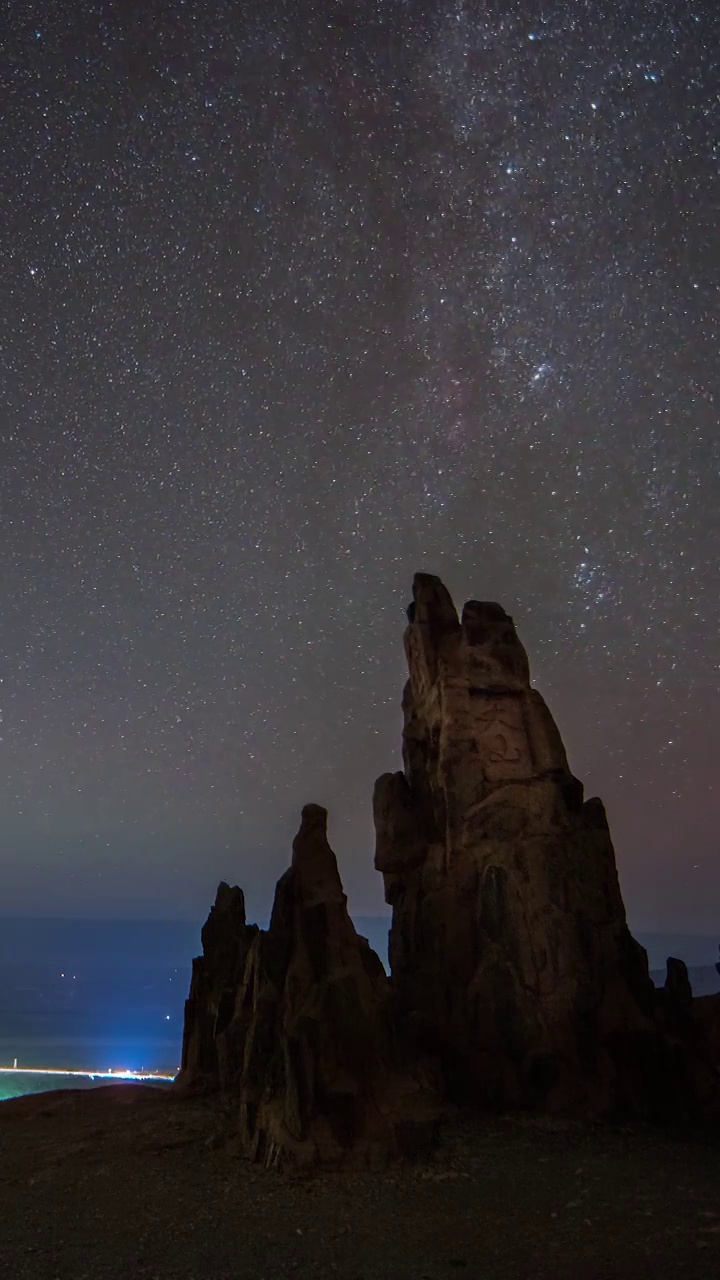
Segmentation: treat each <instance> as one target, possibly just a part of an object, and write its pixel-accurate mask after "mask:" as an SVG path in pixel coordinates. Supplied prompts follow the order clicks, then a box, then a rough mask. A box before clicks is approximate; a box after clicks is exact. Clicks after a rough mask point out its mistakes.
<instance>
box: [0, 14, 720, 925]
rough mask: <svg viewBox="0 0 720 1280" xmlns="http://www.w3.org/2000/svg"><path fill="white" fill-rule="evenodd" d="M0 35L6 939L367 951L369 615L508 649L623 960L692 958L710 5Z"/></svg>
mask: <svg viewBox="0 0 720 1280" xmlns="http://www.w3.org/2000/svg"><path fill="white" fill-rule="evenodd" d="M152 12H153V14H154V17H153V19H152V21H151V20H150V19H149V18H148V16H147V10H146V9H144V8H143V7H142V6H139V7H137V8H134V7H132V6H130V5H127V4H125V3H117V4H112V3H106V4H104V3H101V2H100V0H98V3H95V4H90V3H79V2H78V0H63V3H58V2H55V3H53V2H52V0H45V3H43V4H40V3H37V4H35V5H33V4H32V3H28V4H25V5H23V6H20V7H16V8H15V9H14V10H13V16H12V31H11V34H10V37H9V40H8V41H7V43H6V50H5V56H4V60H3V66H2V70H1V71H0V76H1V77H2V81H3V100H4V102H5V104H6V106H5V110H4V112H3V115H2V120H1V121H0V152H1V155H2V182H1V183H0V214H1V216H0V242H1V245H2V274H3V290H2V295H1V298H0V308H1V311H0V315H1V326H2V327H1V330H0V397H1V401H0V403H1V406H2V409H1V412H2V417H1V419H0V427H1V430H2V458H1V461H2V473H1V477H0V485H1V488H0V499H1V503H2V509H1V516H2V529H3V551H2V555H3V561H2V563H3V578H4V592H3V611H2V623H1V624H0V625H1V629H2V641H3V642H2V661H3V667H4V669H3V672H2V691H1V692H2V695H3V697H2V714H3V724H2V730H3V741H2V753H3V754H2V782H1V784H0V799H1V801H2V814H3V819H2V855H3V865H4V872H3V884H2V889H1V892H2V895H3V897H4V900H5V907H4V909H5V910H6V911H10V912H13V911H15V912H23V911H27V910H30V909H33V910H37V911H40V912H47V911H50V910H53V909H57V910H60V911H63V912H66V911H68V910H72V911H77V912H78V913H82V912H83V911H87V912H90V913H93V912H100V913H104V912H107V913H110V914H113V913H114V914H128V913H133V912H137V913H139V914H149V913H152V912H155V911H159V910H164V911H167V912H168V913H169V914H179V915H192V916H200V915H202V914H203V912H204V910H205V907H206V905H207V903H208V901H209V900H210V898H211V896H212V894H213V891H214V887H215V884H216V882H217V880H218V878H219V877H220V876H224V877H226V878H228V879H232V880H238V881H239V882H240V883H242V884H243V885H244V886H245V888H246V890H247V891H248V896H249V899H250V905H251V908H252V909H253V910H258V911H261V912H264V911H265V910H266V909H267V902H268V898H269V894H270V892H271V886H272V882H273V881H274V879H275V878H276V876H277V875H278V874H279V873H280V872H281V871H282V869H283V867H284V865H285V864H286V862H287V858H288V855H289V846H290V840H291V836H292V833H293V831H294V829H295V827H296V825H297V820H298V812H299V808H300V806H301V804H302V803H304V802H305V801H308V800H315V801H319V802H321V803H325V804H326V805H328V807H329V808H330V811H331V835H332V837H333V839H334V843H335V845H336V848H337V850H338V854H339V859H340V863H341V870H342V873H343V876H344V879H345V883H346V887H347V889H348V892H349V894H350V901H351V906H353V907H354V908H355V909H356V910H359V911H362V912H369V911H373V910H376V909H378V908H379V905H380V904H381V901H382V898H381V886H380V884H379V877H377V876H375V874H374V873H373V872H372V870H371V865H372V829H371V820H370V796H371V789H372V782H373V779H374V777H375V776H376V775H377V774H378V773H380V772H383V771H385V770H386V769H388V768H395V767H397V765H398V761H399V736H400V723H401V721H400V712H399V699H400V694H401V688H402V682H403V679H404V663H403V657H402V648H401V634H402V629H403V625H404V607H405V604H406V602H407V598H408V594H409V589H410V581H411V577H412V573H413V571H414V570H416V569H423V570H425V571H429V572H438V573H440V574H441V575H442V576H443V577H444V579H445V580H446V582H447V584H448V586H449V587H450V588H451V590H452V591H453V593H454V594H455V596H456V599H457V600H458V602H459V603H461V602H462V600H463V599H464V598H467V597H470V596H475V597H479V598H485V599H488V598H489V599H497V600H499V601H500V602H501V603H502V604H503V605H504V606H505V607H506V608H507V609H509V610H510V611H511V612H512V613H513V615H514V616H515V618H516V621H517V624H518V627H519V630H520V634H521V636H522V638H523V640H524V642H525V644H526V646H527V648H528V650H529V652H530V655H531V659H532V661H533V667H534V673H535V679H536V681H537V684H538V686H539V687H540V688H541V690H542V692H543V693H544V694H545V696H546V698H547V699H548V701H549V703H550V705H551V707H552V709H553V711H554V714H555V715H556V718H557V719H558V721H559V724H560V727H561V730H562V732H563V735H564V737H565V740H566V743H567V745H568V748H569V752H570V759H571V764H572V765H573V767H574V769H575V771H576V772H577V773H578V774H579V776H581V777H583V778H584V779H585V780H586V782H587V784H588V786H589V788H590V789H591V790H592V791H600V792H601V794H602V795H603V797H604V799H605V800H606V803H607V805H608V809H609V815H610V821H611V826H612V829H613V832H614V834H615V838H616V844H617V850H618V861H619V867H620V873H621V880H622V884H623V887H624V890H625V893H626V898H627V901H628V905H629V909H630V914H631V920H632V921H633V922H637V923H638V924H639V925H644V926H645V927H652V926H657V927H671V926H673V927H678V928H696V929H698V930H701V929H713V928H718V927H720V866H719V863H718V857H717V853H718V849H717V830H718V822H719V821H720V809H719V807H718V792H717V786H716V774H717V760H718V748H719V747H720V697H719V680H720V677H719V648H718V623H719V622H720V618H719V613H720V607H719V603H718V586H719V582H718V550H719V545H720V536H719V535H720V522H719V517H718V512H719V511H720V480H719V474H720V427H719V425H718V375H719V372H720V360H719V356H718V351H719V337H720V335H719V333H718V329H719V327H720V326H719V325H718V314H719V311H718V296H719V295H718V290H719V286H720V240H719V237H718V231H717V211H718V208H719V207H720V181H719V178H718V161H719V158H720V148H719V139H720V110H719V106H718V102H719V99H718V87H719V84H720V75H719V74H718V71H717V63H718V50H719V49H720V18H719V17H718V11H717V9H716V6H715V5H714V4H713V3H711V0H707V2H706V3H705V4H697V5H684V6H674V7H673V6H668V5H667V4H665V3H641V4H638V5H630V4H628V5H619V4H617V5H615V4H609V3H606V2H605V3H603V2H602V0H601V2H600V3H569V2H568V3H565V4H552V3H551V4H549V5H547V6H545V7H544V8H543V9H542V11H540V10H537V9H535V7H534V6H532V5H522V4H518V3H515V4H503V5H500V4H497V5H496V4H489V5H477V6H473V5H470V4H460V3H458V4H443V3H439V4H437V5H432V6H423V5H422V4H417V3H413V2H411V0H405V2H403V0H394V2H393V0H386V2H384V0H378V3H377V4H374V5H368V6H358V5H356V4H343V3H336V4H330V3H325V4H317V5H312V4H305V3H304V2H303V0H298V3H287V4H274V3H272V0H264V2H263V3H259V2H258V3H256V4H252V3H249V4H247V5H236V4H230V3H227V2H225V3H223V2H222V0H219V3H216V4H214V5H199V4H192V3H187V4H182V3H178V2H177V0H175V2H174V3H172V4H163V3H159V4H157V5H153V7H152Z"/></svg>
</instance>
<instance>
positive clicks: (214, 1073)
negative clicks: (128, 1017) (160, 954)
mask: <svg viewBox="0 0 720 1280" xmlns="http://www.w3.org/2000/svg"><path fill="white" fill-rule="evenodd" d="M257 932H258V928H257V925H248V924H247V923H246V920H245V898H244V896H243V892H242V889H239V888H238V887H237V885H236V886H234V887H233V888H231V887H230V885H228V884H225V882H224V881H223V882H222V883H221V884H220V885H219V887H218V891H217V895H216V898H215V905H214V906H213V907H211V909H210V915H209V916H208V918H207V920H206V922H205V924H204V926H203V930H202V934H201V939H202V946H203V954H202V955H201V956H198V957H196V958H195V959H194V960H193V967H192V979H191V982H190V994H189V996H188V999H187V1000H186V1001H185V1023H184V1028H183V1046H182V1059H181V1068H180V1074H179V1076H178V1078H177V1081H176V1086H177V1088H178V1089H179V1090H192V1091H193V1092H199V1091H212V1090H215V1089H219V1088H222V1087H224V1085H226V1083H227V1081H228V1078H229V1076H230V1075H231V1073H232V1067H233V1065H235V1064H232V1063H231V1062H230V1063H229V1062H228V1054H227V1046H226V1042H225V1032H226V1030H227V1027H228V1025H229V1023H230V1020H231V1018H232V1016H233V1013H234V1009H235V999H236V994H237V988H238V985H239V983H240V982H241V981H242V976H243V974H244V972H245V963H246V961H247V957H248V952H249V950H250V946H251V944H252V942H253V939H254V938H255V935H256V934H257Z"/></svg>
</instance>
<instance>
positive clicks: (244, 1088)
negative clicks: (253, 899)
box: [180, 805, 440, 1165]
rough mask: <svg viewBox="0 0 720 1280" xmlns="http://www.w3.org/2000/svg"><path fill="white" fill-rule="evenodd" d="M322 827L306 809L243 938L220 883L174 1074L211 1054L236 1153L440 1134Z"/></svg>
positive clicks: (417, 1150)
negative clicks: (264, 921) (259, 924)
mask: <svg viewBox="0 0 720 1280" xmlns="http://www.w3.org/2000/svg"><path fill="white" fill-rule="evenodd" d="M326 824H327V813H326V811H325V810H324V809H322V808H320V806H318V805H306V807H305V808H304V809H303V813H302V822H301V826H300V830H299V832H298V834H297V836H296V837H295V840H294V843H293V856H292V863H291V866H290V868H289V870H288V871H287V872H286V873H285V875H284V876H282V878H281V879H280V880H279V881H278V884H277V888H276V891H275V902H274V905H273V911H272V917H271V920H270V927H269V929H268V930H267V931H261V930H257V929H256V930H255V931H254V934H253V936H252V937H250V931H249V929H248V927H247V926H246V925H245V915H244V906H243V905H242V901H241V899H242V895H240V891H239V890H228V889H227V886H222V885H221V887H220V890H219V891H218V901H217V902H216V905H215V907H214V908H213V911H212V912H211V914H210V919H209V921H208V924H207V925H206V926H205V929H204V930H203V943H204V947H205V956H204V957H203V958H202V959H201V960H199V961H195V968H194V971H193V984H192V990H191V996H190V1000H189V1001H188V1012H187V1014H186V1027H187V1034H186V1040H187V1051H186V1052H184V1054H183V1078H182V1079H181V1082H180V1083H181V1084H182V1083H184V1085H185V1087H186V1088H187V1087H190V1086H191V1083H192V1079H193V1075H192V1073H193V1071H198V1072H200V1077H201V1079H202V1080H203V1081H204V1080H205V1079H206V1077H207V1075H208V1073H209V1072H210V1070H211V1068H212V1065H213V1063H214V1062H216V1063H217V1064H218V1065H217V1068H216V1078H217V1080H218V1081H219V1083H220V1085H221V1087H222V1088H223V1090H224V1091H225V1092H226V1093H228V1094H229V1096H230V1097H232V1098H234V1099H235V1100H236V1102H237V1105H238V1108H239V1112H238V1119H239V1134H240V1141H241V1145H242V1148H243V1150H244V1151H245V1153H246V1154H247V1155H248V1156H249V1157H250V1158H252V1159H256V1160H260V1161H262V1162H264V1163H266V1164H268V1165H277V1164H280V1163H284V1162H286V1161H290V1162H292V1163H294V1164H303V1165H307V1164H313V1163H315V1162H317V1161H323V1162H328V1161H342V1160H348V1159H351V1160H354V1161H357V1160H361V1161H369V1162H373V1161H375V1160H381V1159H384V1158H387V1157H388V1156H393V1155H399V1154H405V1155H409V1156H414V1155H419V1154H422V1153H423V1152H425V1151H427V1150H429V1149H430V1148H431V1147H432V1145H433V1144H434V1142H435V1139H436V1136H437V1128H438V1120H439V1115H440V1106H439V1100H438V1097H437V1095H436V1094H435V1093H434V1092H433V1090H432V1088H431V1087H430V1084H429V1077H428V1076H427V1072H425V1073H424V1074H423V1068H422V1066H421V1064H420V1063H419V1062H418V1061H414V1062H413V1064H412V1070H410V1069H409V1068H408V1064H407V1063H406V1062H405V1061H403V1058H402V1054H401V1051H400V1046H399V1043H398V1040H397V1037H396V1035H395V1033H394V1031H393V1028H392V1026H391V1024H390V1021H389V1016H388V996H389V986H388V979H387V976H386V974H385V970H384V968H383V966H382V963H381V961H380V960H379V958H378V956H377V955H376V954H375V952H374V951H372V950H371V948H370V946H369V945H368V943H367V941H366V939H365V938H362V937H360V936H359V935H358V934H357V933H356V931H355V928H354V926H353V924H352V921H351V919H350V916H349V915H348V910H347V902H346V898H345V894H344V893H343V888H342V884H341V881H340V875H339V873H338V868H337V862H336V859H335V854H334V853H333V851H332V849H331V848H330V845H329V844H328V841H327V835H326ZM237 895H240V896H239V897H238V896H237ZM231 918H232V919H233V921H234V925H233V927H228V928H227V929H225V924H226V923H227V924H229V921H230V919H231ZM231 938H232V940H233V942H232V945H231ZM213 964H214V966H215V967H214V968H213ZM218 993H220V994H218ZM213 1017H214V1018H215V1021H214V1023H213ZM213 1036H214V1047H213V1044H212V1043H211V1041H212V1037H213ZM196 1046H197V1047H196Z"/></svg>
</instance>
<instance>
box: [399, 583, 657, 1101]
mask: <svg viewBox="0 0 720 1280" xmlns="http://www.w3.org/2000/svg"><path fill="white" fill-rule="evenodd" d="M413 594H414V602H413V604H412V605H411V607H410V610H409V611H408V613H409V625H408V627H407V630H406V632H405V651H406V655H407V661H408V667H409V673H410V678H409V681H408V683H407V685H406V688H405V694H404V699H403V711H404V719H405V725H404V735H403V761H404V766H405V767H404V772H402V773H395V774H385V775H383V776H382V777H381V778H379V779H378V782H377V784H376V787H375V795H374V815H375V826H376V837H377V842H376V857H375V865H376V867H377V868H378V870H380V871H381V872H382V873H383V877H384V882H385V891H386V898H387V901H388V902H389V903H391V904H392V907H393V919H392V929H391V934H390V963H391V970H392V982H393V988H394V993H395V998H396V1001H397V1008H398V1016H399V1017H400V1018H401V1019H402V1020H403V1021H404V1024H405V1026H406V1027H408V1028H412V1029H413V1031H414V1034H415V1035H416V1038H417V1040H418V1042H419V1043H424V1044H426V1045H428V1046H430V1047H431V1048H434V1049H437V1050H438V1051H439V1052H440V1053H441V1055H442V1057H443V1060H444V1063H445V1070H446V1080H447V1087H448V1089H449V1091H450V1093H451V1095H454V1096H456V1097H458V1098H469V1099H473V1100H475V1101H478V1102H483V1101H487V1102H492V1103H497V1104H510V1105H517V1104H544V1105H548V1106H566V1105H581V1106H586V1107H589V1108H591V1109H597V1110H604V1109H608V1108H613V1107H616V1106H621V1105H634V1104H638V1105H640V1104H642V1103H643V1102H644V1104H645V1105H652V1100H653V1098H655V1095H656V1094H657V1092H658V1090H660V1091H662V1090H663V1089H664V1088H666V1087H668V1083H669V1082H668V1080H667V1079H663V1078H662V1077H663V1073H664V1072H665V1073H667V1072H670V1073H671V1070H672V1068H671V1064H669V1063H667V1062H666V1061H665V1057H664V1054H663V1046H662V1044H661V1043H660V1037H659V1036H658V1032H657V1022H656V1008H655V991H654V987H653V985H652V983H651V981H650V978H649V975H648V967H647V958H646V955H645V952H644V951H643V950H642V948H641V947H640V946H639V945H638V944H637V943H635V942H634V940H633V938H632V937H631V935H630V933H629V931H628V929H627V925H626V920H625V910H624V906H623V902H622V897H621V894H620V888H619V884H618V877H617V871H616V866H615V856H614V851H613V846H612V842H611V839H610V833H609V830H608V826H607V821H606V818H605V812H604V809H603V806H602V804H601V802H600V801H599V800H597V799H591V800H587V801H586V800H584V798H583V788H582V785H581V783H580V782H578V780H577V779H576V778H574V777H573V775H572V773H571V771H570V768H569V766H568V762H567V758H566V755H565V750H564V748H563V744H562V741H561V738H560V734H559V732H558V730H557V728H556V726H555V723H554V721H553V719H552V717H551V715H550V712H549V711H548V709H547V707H546V705H545V702H544V701H543V699H542V697H541V696H540V694H539V693H538V692H537V691H536V690H534V689H533V688H532V687H531V685H530V676H529V667H528V660H527V656H526V653H525V650H524V648H523V646H522V644H521V643H520V640H519V639H518V636H517V634H516V631H515V627H514V625H513V622H512V619H511V618H510V617H508V615H507V614H506V613H505V611H504V610H503V609H502V608H501V607H500V606H499V605H497V604H485V603H480V602H478V601H470V602H469V603H468V604H466V605H465V607H464V609H463V611H462V617H461V618H460V619H458V616H457V613H456V610H455V607H454V605H453V603H452V600H451V599H450V596H449V595H448V592H447V591H446V589H445V587H444V586H443V584H442V583H441V582H440V581H439V579H438V578H435V577H431V576H429V575H426V574H418V575H417V576H416V578H415V581H414V587H413ZM655 1100H657V1099H656V1098H655Z"/></svg>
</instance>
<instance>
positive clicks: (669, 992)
mask: <svg viewBox="0 0 720 1280" xmlns="http://www.w3.org/2000/svg"><path fill="white" fill-rule="evenodd" d="M662 994H663V1002H662V1003H663V1009H664V1012H665V1018H666V1022H667V1025H668V1027H669V1028H670V1029H671V1030H673V1031H674V1032H676V1033H682V1032H684V1031H685V1030H686V1029H687V1028H688V1026H689V1024H690V1020H691V1018H692V1004H693V993H692V987H691V985H690V978H689V976H688V971H687V965H686V964H685V961H684V960H678V959H676V958H675V957H674V956H668V959H667V977H666V979H665V986H664V987H663V993H662Z"/></svg>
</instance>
